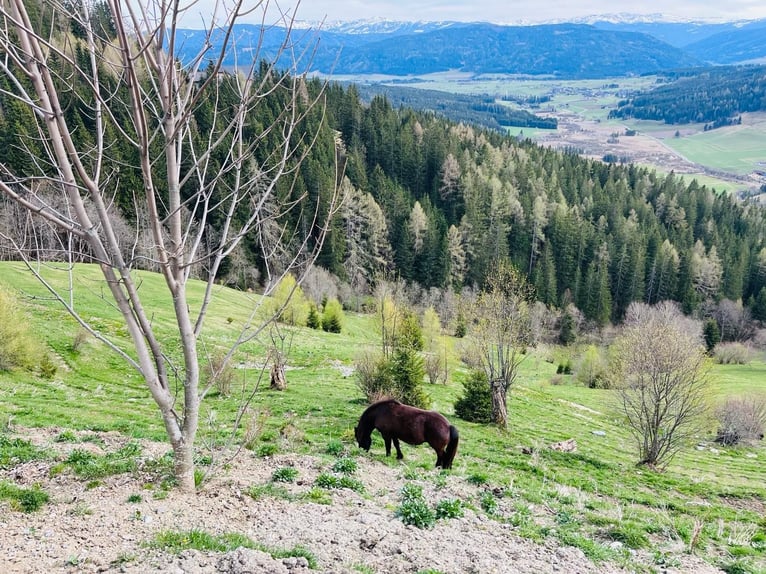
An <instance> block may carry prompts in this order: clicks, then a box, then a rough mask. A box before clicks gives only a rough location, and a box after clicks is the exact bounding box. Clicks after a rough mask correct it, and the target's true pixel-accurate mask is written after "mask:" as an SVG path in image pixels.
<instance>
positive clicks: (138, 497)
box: [128, 494, 142, 504]
mask: <svg viewBox="0 0 766 574" xmlns="http://www.w3.org/2000/svg"><path fill="white" fill-rule="evenodd" d="M141 500H142V498H141V495H140V494H131V495H130V496H128V502H130V503H132V504H136V503H139V502H141Z"/></svg>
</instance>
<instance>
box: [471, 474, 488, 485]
mask: <svg viewBox="0 0 766 574" xmlns="http://www.w3.org/2000/svg"><path fill="white" fill-rule="evenodd" d="M466 481H468V483H469V484H473V485H474V486H483V485H485V484H487V483H488V482H489V477H488V476H487V473H485V472H473V473H471V474H469V475H468V476H467V477H466Z"/></svg>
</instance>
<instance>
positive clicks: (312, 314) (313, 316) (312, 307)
mask: <svg viewBox="0 0 766 574" xmlns="http://www.w3.org/2000/svg"><path fill="white" fill-rule="evenodd" d="M306 326H307V327H309V328H310V329H319V328H320V327H321V326H322V319H321V317H320V316H319V311H318V310H317V306H316V303H314V302H313V301H311V302H310V303H309V314H308V317H306Z"/></svg>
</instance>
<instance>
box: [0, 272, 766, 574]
mask: <svg viewBox="0 0 766 574" xmlns="http://www.w3.org/2000/svg"><path fill="white" fill-rule="evenodd" d="M48 275H49V277H50V280H51V281H54V282H58V283H59V284H60V285H62V286H63V285H66V276H65V274H63V273H48ZM75 278H76V280H75V282H74V284H75V286H76V288H77V290H76V291H75V295H74V297H75V299H74V300H75V307H76V308H77V309H78V311H79V312H80V313H81V314H82V316H83V317H85V318H87V319H88V320H91V321H93V322H94V324H96V325H97V326H98V328H99V330H101V331H102V332H103V333H105V334H108V335H110V336H111V337H113V338H114V339H115V341H117V342H118V343H120V344H126V339H125V332H124V330H123V328H122V326H121V324H120V322H119V316H118V315H117V314H116V312H115V311H114V309H112V308H111V307H110V306H109V305H108V304H106V303H105V302H104V300H102V299H101V293H102V285H101V284H100V281H99V279H98V269H97V268H94V267H90V266H78V267H77V269H76V274H75ZM0 286H4V287H6V288H9V289H11V290H12V291H13V292H14V293H15V294H16V295H17V296H18V297H19V298H20V301H21V302H22V304H23V309H24V314H25V318H26V319H27V320H28V322H29V325H30V326H31V329H32V331H33V333H34V334H35V336H36V338H37V339H38V340H39V341H41V342H42V343H43V344H44V346H45V347H47V348H48V349H50V352H51V353H52V356H53V357H54V360H55V362H56V364H57V365H58V369H57V372H56V375H55V376H54V378H53V379H52V380H45V379H43V378H41V377H40V376H38V375H36V374H34V373H29V372H13V373H7V372H0V421H2V423H3V425H4V426H8V423H10V426H11V427H12V426H13V425H21V426H45V427H57V428H61V429H78V430H79V429H90V430H118V431H120V432H123V433H126V434H129V435H132V436H136V437H148V438H155V439H160V440H162V439H164V431H163V429H162V425H161V421H160V417H159V415H158V413H157V411H156V409H155V407H154V405H153V403H152V402H151V398H150V397H149V393H148V391H147V390H146V389H145V388H144V387H143V385H142V383H141V381H140V379H139V376H138V375H137V374H136V373H135V372H132V371H131V370H130V369H129V368H128V367H127V366H126V365H125V364H124V362H123V361H122V360H121V359H120V358H119V357H117V355H116V354H114V353H113V352H110V351H109V350H107V349H106V347H105V346H104V345H103V344H102V343H99V342H97V341H95V340H93V339H92V338H91V339H88V341H87V342H86V343H85V344H84V345H82V346H81V347H80V348H79V349H78V350H73V341H74V340H75V337H76V335H77V333H78V330H79V326H78V325H77V324H76V323H75V322H74V321H73V320H72V319H71V318H69V317H68V316H67V315H66V314H65V313H64V311H63V310H61V308H60V307H59V305H58V304H57V303H56V302H54V301H52V300H50V298H49V297H48V296H47V294H46V293H45V291H44V290H43V289H42V288H41V287H40V285H39V284H38V283H37V282H36V281H35V280H34V279H33V278H32V277H31V275H30V274H29V273H28V272H27V271H26V270H25V269H24V268H23V266H22V265H20V264H17V263H2V264H0ZM195 289H201V285H192V287H191V290H192V292H195ZM141 291H142V292H143V294H144V296H145V297H146V301H147V307H148V308H149V309H151V310H152V312H153V319H154V321H155V324H157V325H159V326H161V327H162V331H163V334H164V336H166V337H168V338H171V337H172V329H171V327H170V315H169V310H170V305H169V304H168V301H167V298H166V296H165V294H164V291H163V284H162V279H161V278H160V277H158V276H156V275H152V274H149V273H146V274H143V275H142V283H141ZM199 293H200V291H196V294H197V295H199ZM254 297H257V295H253V294H247V293H241V292H235V291H231V290H229V289H225V288H221V289H220V291H219V293H218V294H217V297H216V301H215V304H214V305H213V306H212V307H211V310H210V317H209V324H208V325H209V329H208V334H207V335H206V337H205V338H204V340H203V341H202V343H203V344H204V345H205V348H207V349H212V348H214V347H216V346H222V345H224V344H225V343H226V342H227V341H230V340H231V339H232V338H233V337H235V336H236V334H237V333H238V329H239V327H240V326H241V324H242V321H243V320H244V316H245V315H244V314H245V313H246V312H247V311H246V310H247V309H248V307H250V306H251V305H252V300H253V298H254ZM376 342H377V336H376V334H375V328H374V318H373V317H370V316H365V315H355V314H348V315H347V317H346V324H345V328H344V330H343V332H342V333H341V334H339V335H335V334H329V333H324V332H321V331H313V330H310V329H305V328H299V329H295V331H294V338H293V343H292V350H291V353H290V356H289V359H288V365H289V367H288V371H287V379H288V388H287V390H286V391H284V392H277V391H272V390H270V389H269V388H268V378H266V380H263V381H261V382H260V385H259V386H258V389H257V392H256V393H255V398H254V401H253V403H252V405H251V406H252V407H253V408H254V409H257V410H258V411H259V412H260V413H261V419H262V420H264V421H265V425H264V429H263V432H262V433H261V435H260V438H259V439H258V441H257V443H256V444H255V445H254V446H253V450H254V451H255V452H259V451H261V452H264V453H266V452H270V453H273V452H296V453H320V452H324V450H325V449H326V447H327V445H328V443H330V442H332V441H342V442H343V443H344V444H346V446H347V448H349V449H350V450H351V452H352V453H353V454H354V456H358V457H367V456H369V457H372V458H373V459H374V460H377V461H380V462H382V463H385V464H387V465H390V466H392V467H394V466H397V465H398V464H399V463H397V462H396V461H394V460H393V459H385V457H384V456H383V455H384V450H383V444H382V440H381V439H380V437H379V436H378V435H377V433H376V434H375V435H374V439H373V445H372V449H371V454H369V455H367V454H366V453H364V452H362V451H359V450H358V449H356V448H355V445H352V443H353V427H354V425H355V424H356V421H357V419H358V417H359V415H360V414H361V412H362V410H363V408H364V406H365V404H364V401H363V399H362V395H361V393H360V392H359V391H358V390H357V388H356V384H355V380H354V377H353V375H348V369H350V368H351V367H352V366H353V363H354V360H355V357H357V356H358V353H360V352H361V351H362V350H364V349H365V348H371V347H374V346H375V345H376ZM445 343H447V345H448V348H450V349H452V357H451V365H452V366H453V369H452V373H451V378H450V381H449V383H448V384H446V385H438V386H435V385H426V390H427V392H428V393H429V394H430V395H431V397H432V399H433V408H435V409H437V410H439V411H441V412H443V413H444V414H445V415H447V417H448V418H450V420H451V422H453V423H454V424H455V425H456V426H457V427H458V428H459V430H460V434H461V445H460V450H459V453H458V456H457V458H456V460H455V465H454V468H453V470H452V473H453V474H455V475H457V476H459V477H463V478H464V479H465V480H466V481H467V482H468V483H470V484H473V485H475V487H476V489H477V495H476V496H477V500H479V499H481V500H482V501H483V502H481V506H482V507H484V500H485V499H484V498H481V496H482V494H481V493H487V492H491V491H492V490H491V489H494V490H495V492H496V493H500V494H499V495H497V496H499V497H500V498H501V500H502V507H501V508H505V509H506V510H503V511H494V510H492V509H491V508H490V506H491V504H490V502H491V500H490V501H488V502H487V505H488V506H487V508H484V510H485V511H486V512H487V514H488V515H489V516H491V517H492V518H493V519H496V520H504V521H508V522H509V523H510V524H512V525H513V526H514V528H515V530H516V531H517V532H518V533H519V534H521V535H523V536H527V537H529V538H532V539H534V540H539V541H543V540H545V539H547V538H555V539H557V540H558V541H559V542H560V543H563V544H567V545H571V546H576V547H578V548H581V549H582V550H583V552H585V553H586V555H588V556H589V557H590V558H592V559H594V560H610V561H616V562H620V563H624V564H626V565H628V566H629V567H631V568H633V569H636V570H639V571H652V570H653V569H659V568H661V567H663V566H668V565H672V564H673V560H674V558H673V557H674V556H678V555H680V554H682V553H684V552H689V551H691V552H694V553H695V554H698V555H700V556H703V557H704V558H705V559H706V560H708V561H709V562H711V563H714V564H718V565H721V566H725V567H727V568H729V571H731V572H733V571H738V572H739V571H741V572H755V571H764V570H762V569H763V568H766V560H765V559H764V554H763V552H764V548H766V544H765V543H764V541H766V522H764V520H763V518H762V517H763V510H764V502H763V501H764V499H765V498H764V497H766V487H764V477H765V476H766V471H764V469H763V458H764V457H766V450H764V449H763V447H762V446H761V445H758V446H756V447H749V448H736V449H723V448H713V446H714V445H713V444H712V443H711V442H709V441H710V439H711V438H712V435H713V432H714V426H713V425H712V423H711V426H710V434H709V436H701V437H700V439H699V445H697V446H692V447H690V449H689V450H688V451H686V452H684V453H682V454H681V455H680V456H678V457H676V458H675V459H674V460H673V462H672V464H671V465H670V466H669V468H668V469H667V470H666V471H665V472H662V473H658V472H651V471H648V470H646V469H642V468H637V467H636V466H635V465H634V462H635V458H634V456H633V454H632V452H633V443H632V439H631V438H630V436H629V434H628V433H627V431H626V429H625V426H624V424H623V423H622V421H621V420H620V417H619V416H618V415H617V414H616V410H615V409H614V407H613V402H612V401H613V397H612V395H611V394H610V392H609V391H604V390H593V389H586V388H583V387H581V386H578V385H576V384H575V383H574V382H573V381H570V380H565V381H564V382H563V384H551V379H552V375H554V373H555V370H556V365H555V364H554V362H553V361H552V359H551V360H550V362H549V355H550V351H548V352H542V351H541V352H536V353H531V354H530V355H529V356H528V358H527V359H526V360H525V362H524V363H523V367H522V368H523V372H522V374H521V377H520V379H519V383H518V385H517V386H516V387H515V388H514V389H513V390H512V393H511V400H510V408H509V411H510V425H509V430H508V431H507V432H503V431H500V430H498V429H496V428H494V427H488V426H484V425H478V424H471V423H467V422H465V421H461V420H460V419H457V418H456V417H455V416H454V413H453V408H452V404H453V401H454V400H455V398H456V397H457V396H459V395H460V394H461V384H460V381H461V375H462V373H461V369H460V367H459V365H458V361H457V358H456V357H457V356H458V352H457V350H456V349H457V347H458V346H459V344H460V342H459V341H457V340H454V339H452V338H445ZM264 358H265V351H264V348H263V347H262V346H261V345H259V344H256V343H251V344H248V345H245V346H244V347H243V348H242V350H241V352H240V353H239V355H238V356H237V357H236V361H235V363H236V364H237V367H238V368H237V370H236V377H235V383H234V386H233V387H234V393H233V395H232V396H230V397H223V396H219V395H215V394H213V395H211V396H209V397H208V398H207V399H206V400H205V402H204V405H203V412H204V414H203V417H202V419H203V421H206V422H203V423H202V429H201V435H202V439H203V441H208V442H210V441H212V442H222V441H223V440H224V438H225V437H226V436H227V430H228V429H230V428H231V422H232V421H233V419H234V417H235V415H236V413H237V410H238V407H239V404H240V398H241V396H243V395H244V394H246V393H247V391H248V390H251V389H253V388H254V386H255V385H256V384H257V383H258V380H259V377H260V376H261V370H260V368H259V366H260V365H261V364H262V362H263V360H264ZM565 379H568V377H565ZM764 381H766V364H765V363H764V362H754V363H751V364H749V365H746V366H727V367H725V368H716V369H714V371H713V388H712V391H711V400H714V401H719V400H721V399H722V398H723V397H726V396H731V395H739V396H741V395H745V394H752V393H755V392H761V391H762V390H763V382H764ZM570 438H573V439H575V440H576V441H577V451H576V452H574V453H559V452H555V451H552V450H550V449H549V448H547V447H548V445H549V444H551V443H553V442H556V441H561V440H565V439H570ZM201 444H202V441H201ZM521 447H528V448H531V449H532V454H524V453H523V452H522V450H521ZM403 450H404V455H405V462H406V463H407V464H410V465H412V464H416V465H418V466H422V467H423V468H430V467H431V466H432V465H433V463H434V460H435V455H434V453H433V452H432V451H431V450H430V449H429V448H428V447H426V446H421V447H412V446H408V445H403ZM201 454H204V452H202V453H201ZM490 499H492V497H491V496H490ZM634 550H636V551H639V553H640V556H639V555H636V554H635V553H634V552H633V551H634ZM641 556H643V558H642V557H641ZM733 568H740V569H739V570H735V569H733Z"/></svg>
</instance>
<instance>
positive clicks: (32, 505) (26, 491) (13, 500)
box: [0, 480, 49, 512]
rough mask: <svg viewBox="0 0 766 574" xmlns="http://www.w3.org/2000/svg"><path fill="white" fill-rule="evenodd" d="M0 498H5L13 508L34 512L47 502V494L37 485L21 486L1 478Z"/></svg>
mask: <svg viewBox="0 0 766 574" xmlns="http://www.w3.org/2000/svg"><path fill="white" fill-rule="evenodd" d="M0 500H7V501H8V502H9V503H10V505H11V508H13V509H14V510H20V511H22V512H34V511H35V510H39V509H40V508H42V506H43V505H44V504H45V503H47V502H48V500H49V496H48V493H47V492H45V491H44V490H41V489H40V487H38V486H34V487H32V488H21V487H19V486H16V485H15V484H13V483H12V482H6V481H4V480H3V481H0Z"/></svg>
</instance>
